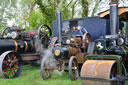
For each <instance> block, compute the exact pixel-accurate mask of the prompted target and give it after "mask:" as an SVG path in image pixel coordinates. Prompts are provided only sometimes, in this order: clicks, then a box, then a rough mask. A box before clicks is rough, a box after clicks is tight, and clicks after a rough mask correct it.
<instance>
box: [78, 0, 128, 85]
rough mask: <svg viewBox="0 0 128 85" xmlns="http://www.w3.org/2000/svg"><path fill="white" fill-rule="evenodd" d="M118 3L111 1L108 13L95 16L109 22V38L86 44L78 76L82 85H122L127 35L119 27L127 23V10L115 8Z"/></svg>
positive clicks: (126, 64)
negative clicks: (83, 60)
mask: <svg viewBox="0 0 128 85" xmlns="http://www.w3.org/2000/svg"><path fill="white" fill-rule="evenodd" d="M118 2H119V1H118V0H111V2H110V10H107V11H104V12H102V13H100V14H99V17H100V18H105V19H109V18H110V34H109V35H104V36H101V37H100V38H99V39H97V40H95V41H94V42H92V43H91V44H89V47H88V55H87V56H85V62H84V64H83V66H82V69H81V74H80V78H81V80H82V82H83V85H126V83H125V81H126V80H127V79H128V73H127V71H128V57H127V56H128V34H127V33H126V32H123V28H124V27H121V26H120V24H121V23H122V21H123V23H124V22H127V21H128V18H127V15H128V8H127V7H121V8H118V4H119V3H118Z"/></svg>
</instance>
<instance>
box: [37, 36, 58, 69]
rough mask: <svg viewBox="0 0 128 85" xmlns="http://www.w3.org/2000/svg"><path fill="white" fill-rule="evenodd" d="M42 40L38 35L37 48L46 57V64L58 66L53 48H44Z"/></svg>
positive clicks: (43, 57)
mask: <svg viewBox="0 0 128 85" xmlns="http://www.w3.org/2000/svg"><path fill="white" fill-rule="evenodd" d="M41 42H42V41H41V40H40V39H39V38H38V37H36V38H35V48H36V52H37V53H40V57H41V59H40V60H42V59H45V64H46V65H47V66H50V67H55V66H56V60H55V58H54V55H53V53H52V51H51V50H49V49H47V48H44V47H45V46H43V44H42V43H41Z"/></svg>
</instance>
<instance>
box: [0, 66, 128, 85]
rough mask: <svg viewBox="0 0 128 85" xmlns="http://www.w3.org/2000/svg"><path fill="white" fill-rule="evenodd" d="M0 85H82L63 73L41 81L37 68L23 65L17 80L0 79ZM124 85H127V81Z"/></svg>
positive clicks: (79, 81)
mask: <svg viewBox="0 0 128 85" xmlns="http://www.w3.org/2000/svg"><path fill="white" fill-rule="evenodd" d="M0 85H82V82H81V80H80V79H78V80H76V81H71V80H70V78H69V76H68V73H66V72H63V73H62V75H59V74H57V73H55V72H54V74H53V75H52V78H51V79H49V80H43V79H42V77H41V74H40V67H39V66H31V65H24V66H23V71H22V73H21V75H20V76H19V77H18V78H15V79H3V78H0ZM126 85H128V81H127V83H126Z"/></svg>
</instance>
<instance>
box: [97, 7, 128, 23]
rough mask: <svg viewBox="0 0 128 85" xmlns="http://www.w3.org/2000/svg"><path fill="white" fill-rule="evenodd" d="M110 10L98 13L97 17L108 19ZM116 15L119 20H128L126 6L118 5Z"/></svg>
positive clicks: (127, 8)
mask: <svg viewBox="0 0 128 85" xmlns="http://www.w3.org/2000/svg"><path fill="white" fill-rule="evenodd" d="M109 15H110V10H106V11H104V12H101V13H99V18H104V19H109ZM118 15H119V17H120V20H121V21H128V7H119V8H118Z"/></svg>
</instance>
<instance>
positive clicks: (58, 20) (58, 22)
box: [56, 10, 62, 43]
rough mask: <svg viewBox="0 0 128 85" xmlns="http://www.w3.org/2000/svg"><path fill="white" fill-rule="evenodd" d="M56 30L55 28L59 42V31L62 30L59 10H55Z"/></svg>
mask: <svg viewBox="0 0 128 85" xmlns="http://www.w3.org/2000/svg"><path fill="white" fill-rule="evenodd" d="M56 30H57V32H58V33H57V37H58V43H61V41H62V38H61V32H62V18H61V10H56Z"/></svg>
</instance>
